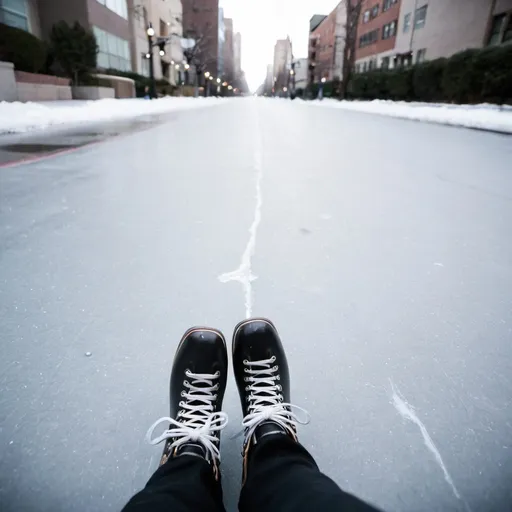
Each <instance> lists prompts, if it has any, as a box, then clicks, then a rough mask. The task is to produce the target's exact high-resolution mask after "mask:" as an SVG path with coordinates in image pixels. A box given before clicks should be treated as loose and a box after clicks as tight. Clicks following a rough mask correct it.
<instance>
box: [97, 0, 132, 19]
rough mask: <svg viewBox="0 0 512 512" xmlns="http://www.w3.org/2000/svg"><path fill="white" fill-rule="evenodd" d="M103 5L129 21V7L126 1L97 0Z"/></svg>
mask: <svg viewBox="0 0 512 512" xmlns="http://www.w3.org/2000/svg"><path fill="white" fill-rule="evenodd" d="M96 1H97V2H98V3H100V4H101V5H104V6H105V7H107V8H108V9H110V10H111V11H113V12H115V13H116V14H117V15H118V16H121V18H124V19H125V20H127V19H128V7H127V5H126V0H96Z"/></svg>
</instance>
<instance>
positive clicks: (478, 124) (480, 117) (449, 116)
mask: <svg viewBox="0 0 512 512" xmlns="http://www.w3.org/2000/svg"><path fill="white" fill-rule="evenodd" d="M305 103H306V102H305ZM307 104H308V105H314V106H318V107H329V108H341V109H344V110H354V111H357V112H366V113H369V114H379V115H384V116H391V117H398V118H401V119H412V120H415V121H428V122H431V123H440V124H447V125H452V126H464V127H466V128H476V129H479V130H489V131H497V132H503V133H512V107H511V106H509V105H504V106H503V107H500V106H498V105H490V104H487V103H484V104H481V105H449V104H443V103H407V102H404V101H389V100H374V101H337V100H333V99H325V100H323V101H320V100H314V101H309V102H307Z"/></svg>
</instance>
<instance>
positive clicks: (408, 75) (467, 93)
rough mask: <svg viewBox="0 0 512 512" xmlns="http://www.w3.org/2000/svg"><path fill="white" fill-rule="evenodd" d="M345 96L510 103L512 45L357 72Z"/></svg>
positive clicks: (511, 100)
mask: <svg viewBox="0 0 512 512" xmlns="http://www.w3.org/2000/svg"><path fill="white" fill-rule="evenodd" d="M327 85H328V84H326V87H327ZM348 95H349V97H350V98H352V99H364V100H374V99H391V100H404V101H422V102H447V103H497V104H503V103H511V104H512V45H502V46H495V47H489V48H484V49H482V50H465V51H463V52H459V53H456V54H455V55H453V56H452V57H450V58H449V59H436V60H432V61H427V62H424V63H422V64H417V65H415V66H413V67H410V68H400V69H394V70H374V71H369V72H366V73H357V74H354V75H353V76H352V78H351V81H350V84H349V87H348Z"/></svg>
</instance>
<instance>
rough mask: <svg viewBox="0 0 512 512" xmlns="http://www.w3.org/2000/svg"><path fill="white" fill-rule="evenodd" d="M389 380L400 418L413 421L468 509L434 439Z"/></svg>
mask: <svg viewBox="0 0 512 512" xmlns="http://www.w3.org/2000/svg"><path fill="white" fill-rule="evenodd" d="M389 382H390V383H391V391H392V392H393V396H392V400H393V401H392V404H393V406H394V407H395V409H396V410H397V411H398V413H399V414H400V416H402V418H405V419H406V420H409V421H412V423H414V424H415V425H416V426H417V427H418V428H419V429H420V432H421V435H422V436H423V441H424V443H425V446H426V447H427V448H428V449H429V450H430V451H431V452H432V454H433V455H434V458H435V459H436V462H437V463H438V465H439V467H440V468H441V470H442V471H443V475H444V479H445V480H446V482H447V483H448V485H449V486H450V487H451V489H452V491H453V494H454V495H455V497H456V498H457V499H459V500H461V501H462V502H463V503H464V506H465V507H466V510H468V511H469V510H470V508H469V506H468V504H467V503H466V501H465V500H464V498H462V496H461V495H460V493H459V491H458V490H457V487H455V483H454V482H453V480H452V477H451V476H450V473H448V469H446V466H445V464H444V462H443V459H442V457H441V454H440V453H439V450H438V449H437V448H436V445H435V444H434V441H432V438H431V437H430V434H429V433H428V431H427V429H426V427H425V425H423V423H422V422H421V420H420V419H419V418H418V416H417V415H416V413H415V412H414V408H413V407H412V406H410V405H409V404H408V403H407V402H406V400H405V399H404V398H403V397H402V396H401V395H400V391H398V389H397V388H395V385H394V384H393V381H392V380H391V379H389Z"/></svg>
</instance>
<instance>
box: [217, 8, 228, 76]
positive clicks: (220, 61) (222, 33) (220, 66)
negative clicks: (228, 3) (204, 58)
mask: <svg viewBox="0 0 512 512" xmlns="http://www.w3.org/2000/svg"><path fill="white" fill-rule="evenodd" d="M225 43H226V27H225V26H224V9H223V8H222V7H220V8H219V37H218V44H219V47H218V54H217V73H218V75H219V76H222V75H224V45H225Z"/></svg>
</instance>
